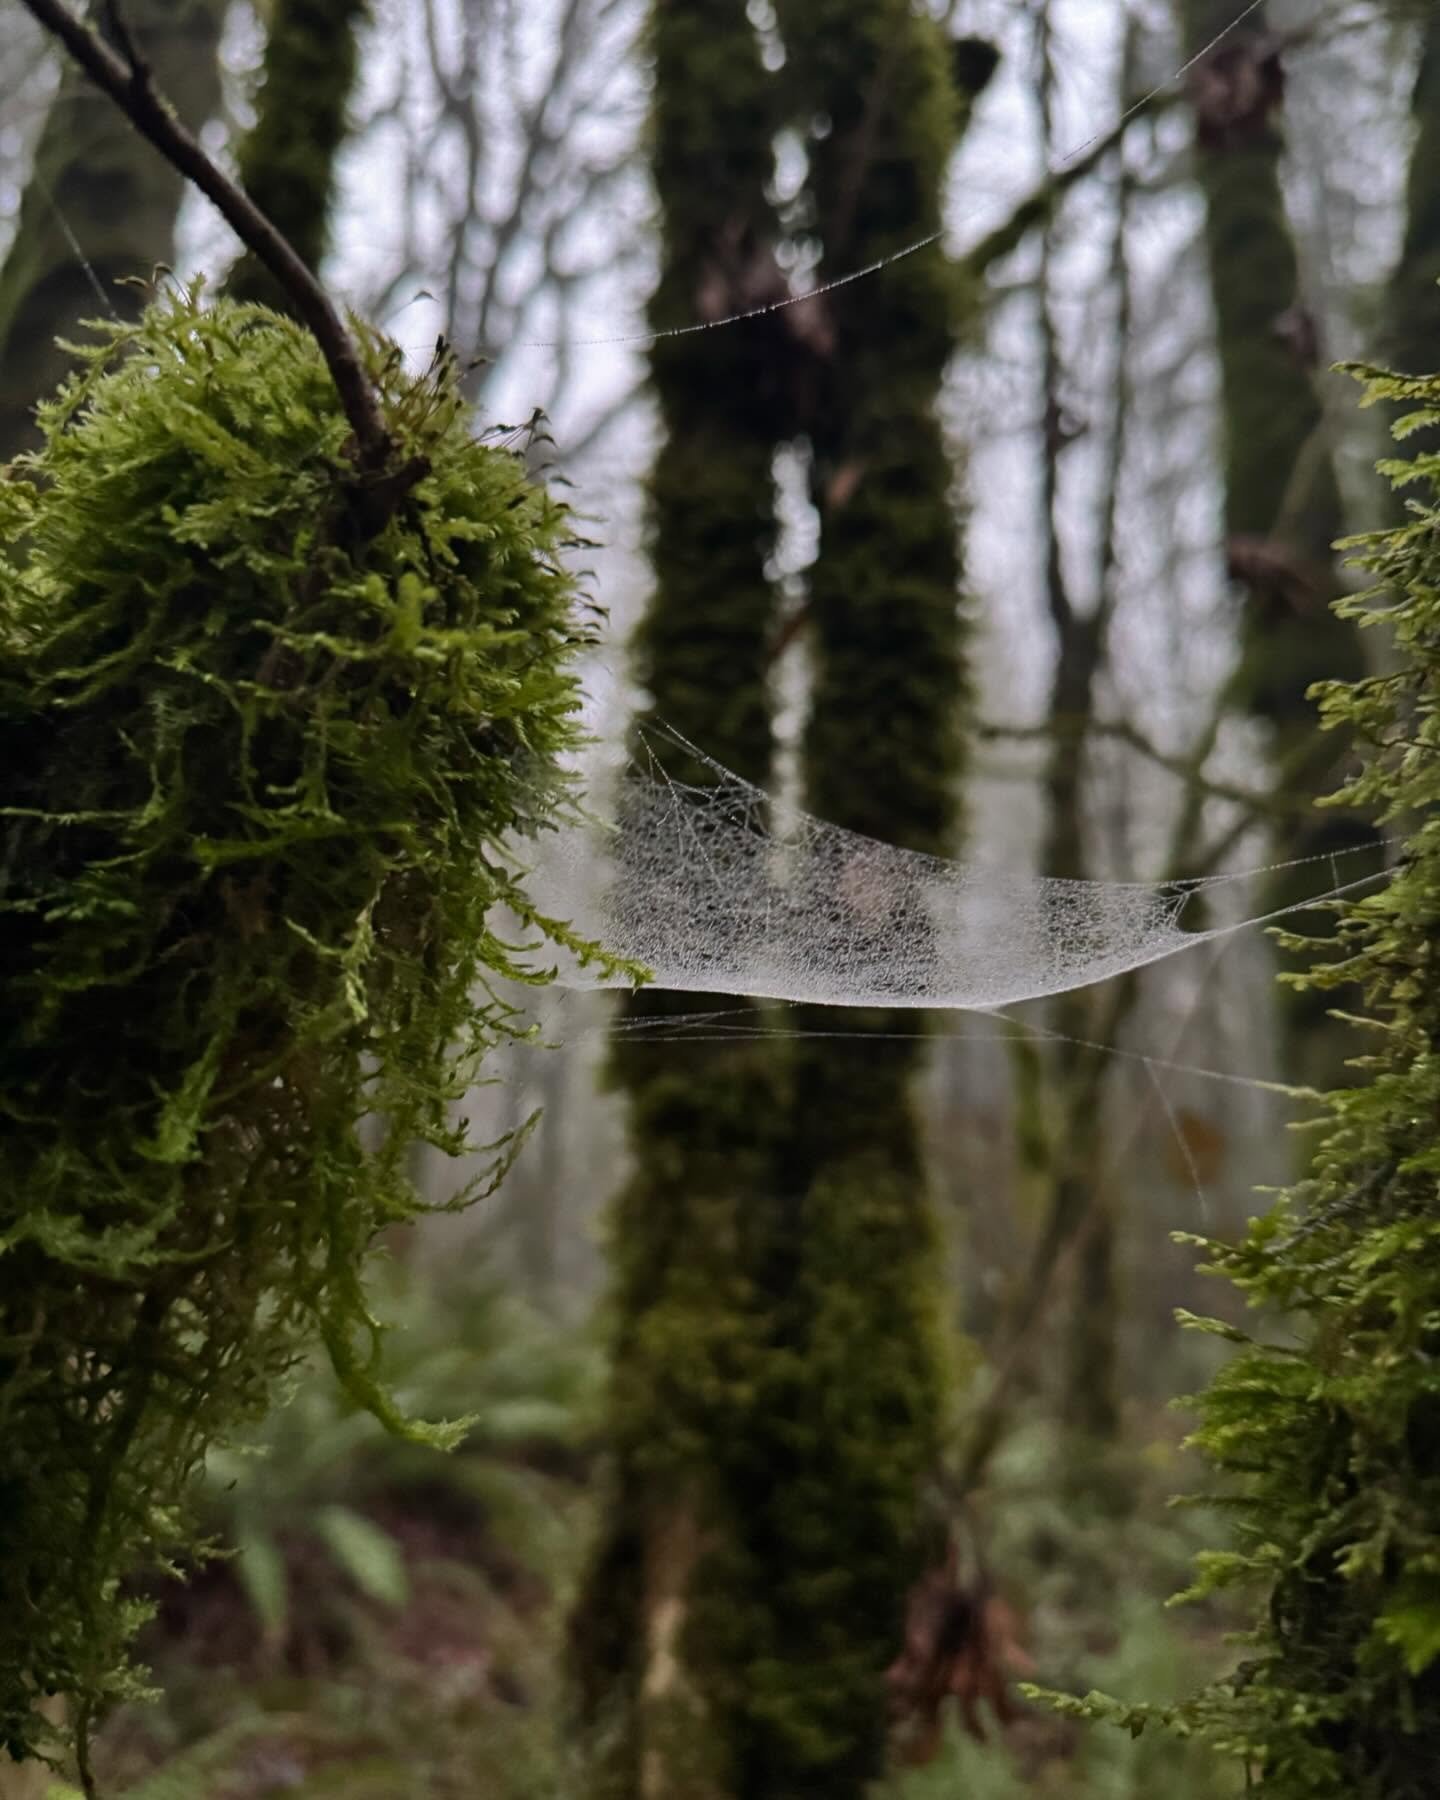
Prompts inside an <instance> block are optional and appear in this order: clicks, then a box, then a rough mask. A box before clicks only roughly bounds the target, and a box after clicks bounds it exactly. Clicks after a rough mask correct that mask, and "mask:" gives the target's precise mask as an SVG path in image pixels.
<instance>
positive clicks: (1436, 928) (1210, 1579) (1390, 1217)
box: [1081, 376, 1440, 1800]
mask: <svg viewBox="0 0 1440 1800" xmlns="http://www.w3.org/2000/svg"><path fill="white" fill-rule="evenodd" d="M1369 391H1370V397H1371V399H1372V400H1373V401H1378V402H1382V403H1386V404H1389V403H1399V404H1401V405H1403V406H1404V408H1405V410H1406V412H1407V415H1408V416H1409V417H1410V418H1411V419H1412V420H1413V421H1417V422H1423V423H1424V424H1425V425H1427V426H1428V425H1433V424H1435V423H1436V422H1437V420H1440V379H1436V378H1432V379H1420V378H1406V379H1399V378H1391V377H1386V376H1377V377H1375V378H1373V379H1372V381H1371V383H1370V390H1369ZM1390 469H1391V472H1392V473H1395V474H1396V475H1397V476H1398V478H1399V479H1400V480H1401V481H1402V482H1403V484H1404V491H1405V492H1406V493H1408V494H1409V496H1410V497H1411V498H1412V501H1413V502H1414V503H1415V510H1414V511H1412V513H1411V514H1410V516H1409V518H1408V519H1407V521H1406V522H1405V523H1404V524H1403V525H1401V526H1399V527H1397V528H1396V529H1394V530H1392V531H1389V532H1385V533H1379V534H1377V535H1375V536H1372V537H1368V538H1364V539H1357V540H1353V542H1354V543H1355V544H1356V545H1357V546H1358V548H1359V551H1360V556H1359V561H1360V562H1361V564H1362V566H1364V567H1366V568H1368V569H1369V570H1370V571H1371V572H1372V573H1373V574H1374V575H1375V576H1376V578H1377V580H1378V582H1379V583H1380V586H1379V587H1378V588H1377V589H1376V590H1375V591H1374V592H1373V593H1370V594H1367V595H1365V596H1362V597H1360V598H1358V599H1352V600H1346V601H1342V602H1341V603H1340V604H1339V608H1338V610H1340V611H1341V612H1342V613H1343V614H1344V616H1345V617H1346V618H1347V619H1348V620H1350V621H1352V622H1355V623H1359V624H1362V625H1364V624H1370V625H1376V626H1382V627H1383V628H1385V629H1387V630H1390V631H1393V633H1394V635H1395V640H1396V644H1397V648H1398V651H1399V661H1398V664H1397V667H1396V672H1395V673H1394V674H1390V675H1385V676H1380V677H1372V678H1370V679H1367V680H1363V681H1360V682H1357V683H1353V684H1328V685H1327V686H1326V688H1325V690H1324V693H1323V699H1322V707H1323V712H1324V717H1325V720H1326V723H1327V724H1328V725H1330V726H1331V727H1338V728H1343V729H1344V730H1346V731H1347V732H1348V733H1349V734H1350V735H1351V736H1352V738H1353V739H1354V741H1355V743H1356V745H1357V747H1358V748H1359V749H1360V751H1361V753H1362V755H1363V757H1364V766H1363V768H1362V770H1361V772H1360V773H1359V775H1358V776H1357V777H1356V778H1355V779H1354V780H1353V781H1351V782H1350V783H1349V785H1348V786H1347V787H1346V788H1345V789H1344V790H1343V791H1342V792H1341V793H1340V794H1339V795H1338V796H1337V799H1338V800H1339V801H1340V802H1342V803H1344V804H1347V805H1355V806H1359V807H1363V808H1365V809H1367V810H1368V811H1369V812H1370V813H1372V814H1373V816H1375V817H1376V818H1377V819H1378V821H1379V823H1380V824H1381V825H1382V826H1384V825H1387V824H1388V825H1392V826H1396V827H1399V828H1403V829H1407V830H1408V831H1409V832H1410V836H1409V841H1408V843H1407V845H1406V848H1405V850H1404V852H1403V854H1402V855H1401V857H1400V858H1399V860H1398V863H1397V864H1396V867H1395V869H1394V872H1393V874H1392V875H1391V877H1390V879H1389V880H1388V882H1387V883H1386V885H1385V886H1384V888H1383V889H1381V890H1380V891H1378V892H1374V893H1371V894H1369V895H1367V896H1365V897H1364V898H1359V899H1353V900H1348V901H1346V902H1345V903H1344V904H1343V905H1342V906H1341V907H1340V916H1339V929H1338V933H1337V936H1336V940H1335V944H1334V956H1333V959H1332V960H1331V961H1330V962H1329V963H1328V964H1327V965H1326V966H1324V967H1321V968H1319V969H1317V970H1316V971H1315V972H1314V973H1313V974H1312V975H1310V976H1309V977H1307V979H1308V981H1309V982H1310V984H1311V985H1313V986H1314V987H1315V988H1317V989H1318V990H1320V991H1321V992H1322V993H1329V994H1333V993H1334V991H1335V990H1336V989H1338V988H1351V989H1355V990H1358V991H1360V992H1362V993H1363V995H1364V1008H1365V1013H1366V1017H1367V1020H1368V1030H1367V1031H1366V1034H1365V1042H1366V1044H1367V1047H1368V1054H1367V1055H1366V1056H1365V1057H1364V1058H1363V1060H1362V1061H1361V1062H1360V1063H1359V1064H1358V1065H1357V1067H1358V1071H1359V1073H1358V1076H1357V1077H1356V1080H1357V1081H1358V1082H1359V1083H1361V1085H1352V1086H1350V1087H1347V1088H1344V1089H1341V1090H1338V1091H1336V1092H1335V1093H1333V1094H1332V1095H1331V1096H1330V1099H1329V1116H1328V1123H1327V1124H1326V1126H1325V1129H1324V1133H1323V1137H1322V1139H1321V1141H1320V1144H1319V1148H1318V1150H1317V1152H1316V1154H1315V1157H1314V1161H1313V1164H1312V1168H1311V1174H1310V1176H1309V1179H1308V1180H1306V1181H1305V1182H1304V1183H1303V1184H1302V1185H1301V1186H1300V1187H1298V1188H1297V1189H1296V1190H1295V1191H1294V1192H1293V1193H1292V1194H1291V1195H1290V1196H1288V1198H1286V1199H1285V1200H1284V1201H1283V1202H1282V1203H1281V1204H1280V1205H1279V1206H1278V1207H1277V1208H1276V1209H1275V1210H1274V1211H1273V1212H1271V1213H1270V1214H1268V1215H1267V1216H1266V1217H1264V1218H1262V1219H1260V1220H1258V1221H1256V1223H1255V1224H1254V1225H1253V1226H1252V1227H1251V1229H1250V1231H1249V1233H1248V1235H1247V1236H1246V1237H1245V1239H1244V1240H1243V1241H1242V1242H1241V1243H1239V1244H1238V1245H1232V1244H1211V1245H1209V1246H1208V1249H1209V1251H1210V1252H1211V1257H1212V1262H1213V1265H1214V1269H1215V1270H1216V1271H1218V1272H1220V1273H1222V1274H1224V1275H1226V1276H1227V1277H1228V1278H1229V1279H1231V1280H1232V1281H1234V1282H1235V1283H1236V1284H1237V1285H1238V1286H1239V1287H1240V1289H1241V1290H1242V1291H1243V1292H1244V1293H1245V1294H1246V1295H1247V1296H1248V1298H1249V1299H1251V1300H1252V1301H1253V1302H1255V1303H1257V1304H1260V1305H1263V1306H1264V1307H1265V1308H1266V1309H1267V1311H1269V1312H1271V1313H1272V1314H1279V1315H1282V1316H1283V1317H1284V1319H1285V1321H1286V1324H1285V1328H1284V1330H1283V1332H1282V1331H1281V1330H1280V1329H1279V1328H1278V1326H1276V1325H1273V1324H1272V1326H1271V1327H1270V1329H1269V1330H1267V1331H1266V1332H1265V1334H1264V1338H1263V1339H1248V1338H1244V1337H1242V1335H1241V1334H1240V1333H1238V1332H1235V1331H1233V1330H1232V1329H1231V1328H1229V1327H1226V1326H1219V1325H1213V1326H1211V1327H1210V1328H1211V1329H1213V1330H1216V1331H1218V1332H1220V1334H1221V1335H1222V1336H1225V1337H1227V1338H1231V1339H1232V1340H1238V1341H1239V1344H1240V1347H1239V1348H1238V1350H1237V1351H1236V1352H1235V1354H1234V1355H1233V1356H1232V1358H1231V1360H1230V1361H1229V1363H1228V1364H1227V1365H1226V1366H1225V1367H1224V1369H1223V1370H1222V1371H1221V1373H1220V1375H1219V1376H1218V1378H1217V1379H1216V1380H1215V1381H1214V1383H1213V1384H1212V1385H1211V1387H1210V1389H1209V1390H1208V1392H1207V1393H1205V1394H1204V1395H1203V1396H1202V1397H1201V1400H1200V1403H1199V1404H1200V1409H1201V1421H1202V1422H1201V1425H1200V1429H1199V1431H1198V1432H1197V1433H1196V1435H1195V1440H1194V1441H1195V1443H1196V1444H1197V1445H1198V1446H1199V1447H1200V1448H1201V1449H1202V1450H1203V1451H1204V1452H1205V1453H1206V1454H1207V1455H1208V1457H1209V1458H1210V1460H1211V1462H1212V1463H1213V1464H1214V1465H1215V1466H1216V1467H1217V1468H1218V1470H1219V1471H1220V1472H1221V1474H1222V1475H1223V1476H1225V1477H1227V1478H1228V1482H1229V1486H1230V1490H1231V1491H1230V1494H1229V1496H1228V1505H1229V1507H1230V1509H1231V1517H1232V1518H1233V1520H1234V1532H1235V1544H1234V1548H1233V1549H1232V1550H1231V1551H1229V1552H1227V1553H1225V1554H1216V1555H1212V1556H1209V1557H1207V1558H1206V1559H1205V1563H1204V1566H1203V1567H1202V1570H1201V1580H1200V1582H1199V1587H1198V1591H1199V1592H1202V1593H1204V1592H1208V1591H1210V1590H1212V1589H1214V1588H1217V1587H1220V1586H1228V1585H1236V1584H1238V1585H1241V1586H1242V1587H1244V1588H1246V1589H1250V1590H1254V1591H1256V1592H1257V1595H1258V1600H1259V1605H1258V1608H1257V1617H1256V1625H1255V1632H1254V1636H1253V1639H1252V1640H1251V1643H1252V1645H1253V1648H1252V1649H1251V1652H1250V1654H1249V1655H1248V1656H1247V1657H1246V1660H1245V1661H1244V1662H1243V1663H1242V1664H1241V1665H1240V1667H1239V1668H1238V1669H1237V1670H1236V1671H1235V1673H1234V1675H1233V1676H1231V1677H1230V1678H1229V1679H1228V1680H1227V1681H1225V1682H1223V1683H1221V1684H1219V1685H1218V1686H1217V1687H1215V1688H1214V1689H1212V1690H1211V1691H1210V1692H1208V1693H1207V1694H1205V1695H1203V1696H1202V1697H1201V1698H1200V1699H1199V1700H1198V1701H1196V1702H1195V1703H1193V1704H1191V1705H1189V1706H1187V1707H1184V1708H1181V1709H1179V1710H1178V1712H1176V1713H1174V1714H1171V1715H1170V1720H1171V1722H1172V1723H1174V1724H1177V1725H1178V1726H1179V1727H1180V1728H1181V1729H1182V1730H1184V1731H1186V1732H1188V1733H1199V1734H1202V1735H1204V1736H1206V1737H1208V1738H1209V1739H1210V1740H1211V1741H1212V1742H1214V1743H1215V1744H1216V1745H1217V1746H1218V1748H1219V1749H1220V1750H1222V1751H1223V1752H1225V1753H1226V1754H1228V1755H1231V1756H1236V1757H1239V1758H1241V1759H1242V1760H1243V1761H1245V1762H1246V1763H1247V1764H1248V1765H1249V1768H1250V1770H1251V1784H1250V1787H1253V1790H1254V1791H1255V1792H1256V1793H1257V1794H1260V1795H1263V1796H1264V1797H1265V1800H1429V1796H1431V1795H1433V1794H1434V1792H1435V1775H1436V1770H1437V1769H1440V1323H1437V1321H1440V1204H1437V1203H1440V1146H1437V1130H1440V1054H1437V1045H1440V600H1437V596H1440V532H1437V526H1440V505H1437V502H1440V456H1436V455H1435V454H1433V453H1431V454H1428V455H1423V454H1422V455H1421V456H1420V457H1418V458H1417V459H1416V460H1415V461H1414V462H1413V463H1410V464H1394V465H1390ZM1081 1710H1089V1711H1092V1712H1094V1711H1107V1710H1108V1711H1110V1712H1111V1714H1112V1716H1114V1715H1115V1714H1116V1713H1117V1712H1118V1716H1119V1717H1120V1719H1121V1721H1122V1722H1124V1723H1129V1724H1131V1725H1132V1726H1133V1727H1135V1728H1137V1729H1138V1728H1142V1727H1143V1726H1144V1724H1145V1723H1146V1719H1147V1716H1148V1715H1147V1714H1146V1713H1145V1712H1144V1710H1143V1709H1142V1710H1141V1711H1140V1712H1138V1713H1128V1712H1126V1711H1125V1709H1114V1708H1106V1707H1105V1706H1104V1705H1103V1703H1100V1704H1091V1705H1090V1706H1089V1707H1088V1708H1087V1707H1082V1708H1081ZM1247 1791H1250V1788H1249V1787H1247Z"/></svg>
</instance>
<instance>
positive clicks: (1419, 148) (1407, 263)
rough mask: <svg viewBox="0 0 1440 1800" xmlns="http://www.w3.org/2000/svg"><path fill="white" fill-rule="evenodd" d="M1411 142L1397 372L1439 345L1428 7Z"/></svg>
mask: <svg viewBox="0 0 1440 1800" xmlns="http://www.w3.org/2000/svg"><path fill="white" fill-rule="evenodd" d="M1410 110H1411V115H1412V117H1413V119H1414V122H1415V141H1414V146H1413V148H1412V150H1411V153H1410V175H1409V180H1408V182H1407V185H1406V195H1405V235H1404V238H1403V239H1402V241H1401V246H1400V260H1399V261H1398V262H1397V264H1396V265H1395V271H1394V273H1393V274H1392V276H1391V278H1390V292H1389V294H1388V296H1387V304H1386V319H1385V343H1384V346H1383V355H1384V358H1385V361H1386V362H1387V363H1388V364H1389V365H1390V366H1391V367H1392V368H1396V369H1405V370H1410V371H1412V372H1417V373H1418V372H1422V371H1424V370H1426V369H1428V368H1430V367H1431V366H1432V365H1433V364H1434V362H1435V360H1436V356H1437V346H1440V10H1437V9H1435V8H1433V7H1432V8H1430V9H1429V10H1428V12H1427V14H1426V17H1425V25H1424V30H1423V35H1422V37H1421V42H1420V63H1419V67H1418V69H1417V70H1416V74H1415V87H1414V91H1413V94H1412V96H1411V103H1410ZM1407 442H1408V448H1409V449H1411V450H1415V449H1421V450H1433V449H1434V448H1435V447H1436V445H1437V443H1440V431H1437V430H1436V429H1434V428H1431V429H1430V430H1428V431H1423V432H1420V433H1417V434H1416V435H1415V436H1414V437H1413V438H1411V439H1409V440H1408V441H1407ZM1406 498H1407V494H1406V490H1405V489H1403V488H1401V489H1397V490H1395V491H1394V494H1393V514H1394V516H1395V517H1396V518H1401V517H1403V516H1404V510H1405V501H1406Z"/></svg>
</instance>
